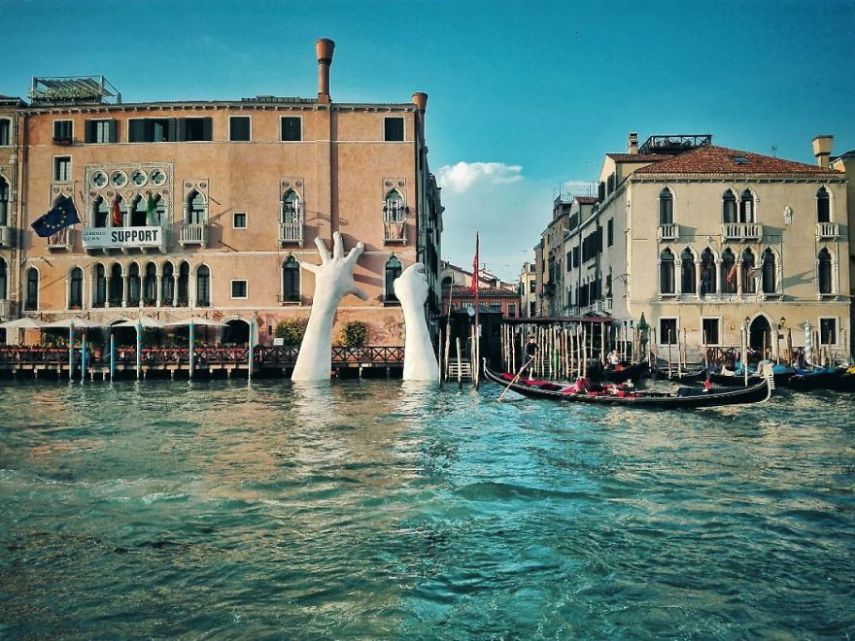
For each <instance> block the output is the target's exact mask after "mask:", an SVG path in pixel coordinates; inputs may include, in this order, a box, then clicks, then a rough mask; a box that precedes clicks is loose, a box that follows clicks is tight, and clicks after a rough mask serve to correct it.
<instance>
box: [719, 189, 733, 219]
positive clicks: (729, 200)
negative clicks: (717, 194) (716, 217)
mask: <svg viewBox="0 0 855 641" xmlns="http://www.w3.org/2000/svg"><path fill="white" fill-rule="evenodd" d="M721 220H722V222H724V223H735V222H736V196H734V195H733V192H732V191H731V190H730V189H728V190H727V191H726V192H724V196H722V199H721Z"/></svg>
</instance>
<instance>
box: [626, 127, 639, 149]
mask: <svg viewBox="0 0 855 641" xmlns="http://www.w3.org/2000/svg"><path fill="white" fill-rule="evenodd" d="M626 152H627V153H629V154H637V153H638V134H637V133H636V132H634V131H631V132H630V134H629V139H628V140H627V143H626Z"/></svg>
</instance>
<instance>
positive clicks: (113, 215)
mask: <svg viewBox="0 0 855 641" xmlns="http://www.w3.org/2000/svg"><path fill="white" fill-rule="evenodd" d="M110 223H111V224H112V226H113V227H121V226H122V210H121V209H120V208H119V199H118V198H116V200H114V201H113V208H112V210H111V211H110Z"/></svg>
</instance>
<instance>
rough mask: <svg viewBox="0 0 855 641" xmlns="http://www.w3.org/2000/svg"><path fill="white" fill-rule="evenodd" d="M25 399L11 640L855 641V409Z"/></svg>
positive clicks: (417, 394) (489, 401)
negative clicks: (652, 409)
mask: <svg viewBox="0 0 855 641" xmlns="http://www.w3.org/2000/svg"><path fill="white" fill-rule="evenodd" d="M498 392H499V388H497V387H495V386H490V385H487V386H484V387H483V388H482V394H481V395H477V394H473V393H471V392H470V391H469V390H468V389H467V390H464V391H463V392H458V391H457V390H456V389H452V390H446V391H445V392H441V393H440V392H437V391H436V390H435V389H433V388H430V387H428V388H424V387H420V386H409V385H402V384H401V383H400V382H399V381H363V382H359V381H341V382H335V383H333V384H331V385H322V386H314V387H313V386H307V387H295V386H294V385H292V384H291V383H289V382H287V381H254V382H252V383H251V384H248V383H247V382H246V381H212V382H193V383H186V382H175V383H169V382H166V381H146V382H143V383H141V384H138V383H132V382H128V383H116V384H115V385H110V384H109V383H106V384H102V383H96V384H84V385H81V384H80V383H75V384H71V385H66V384H60V383H57V384H51V383H35V382H33V383H9V382H6V383H3V384H2V386H0V417H2V418H0V638H1V639H4V640H9V639H15V640H17V639H38V640H43V639H67V640H87V641H88V640H93V639H105V640H106V639H111V640H112V639H187V640H189V639H288V640H295V639H299V640H302V639H306V640H309V639H311V640H325V639H344V640H355V639H360V640H362V639H364V640H369V639H371V640H373V639H407V640H410V639H427V640H432V639H478V640H481V639H484V640H507V641H510V640H514V639H519V640H529V639H556V640H565V639H597V640H599V639H626V640H632V641H637V640H645V639H698V640H705V641H707V640H710V639H776V640H786V641H788V640H797V639H798V640H804V639H849V638H850V636H852V637H855V614H853V611H855V607H853V603H855V534H854V533H855V428H853V426H852V423H853V420H852V415H853V410H855V400H851V399H848V398H846V397H842V396H837V395H830V394H829V395H824V396H823V395H820V396H815V397H811V396H804V395H799V396H797V395H788V394H787V393H786V392H784V393H782V394H781V395H780V396H778V397H777V398H776V399H773V401H772V402H770V403H768V404H764V405H757V406H751V407H745V408H739V409H733V408H727V409H721V410H707V411H699V412H693V413H690V412H658V413H654V412H644V411H637V410H636V411H630V410H622V409H619V408H616V409H601V408H596V407H591V408H582V407H574V406H572V405H566V406H555V405H552V404H549V403H548V402H546V401H519V402H512V403H501V404H499V403H497V402H495V398H496V397H497V396H498Z"/></svg>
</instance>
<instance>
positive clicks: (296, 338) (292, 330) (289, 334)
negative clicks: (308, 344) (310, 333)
mask: <svg viewBox="0 0 855 641" xmlns="http://www.w3.org/2000/svg"><path fill="white" fill-rule="evenodd" d="M307 323H308V321H307V320H306V319H303V318H288V319H285V320H283V321H279V322H278V323H277V324H276V328H275V329H274V330H273V335H274V336H275V337H276V338H282V339H284V343H285V345H289V346H293V345H300V344H301V343H302V342H303V335H304V334H305V333H306V324H307Z"/></svg>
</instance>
